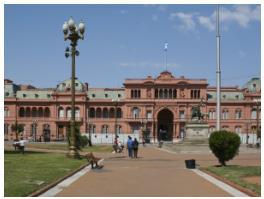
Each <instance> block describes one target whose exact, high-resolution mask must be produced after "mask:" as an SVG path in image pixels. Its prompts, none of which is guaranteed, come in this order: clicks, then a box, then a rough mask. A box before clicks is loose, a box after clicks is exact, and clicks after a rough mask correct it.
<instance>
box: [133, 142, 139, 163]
mask: <svg viewBox="0 0 264 199" xmlns="http://www.w3.org/2000/svg"><path fill="white" fill-rule="evenodd" d="M133 152H134V158H137V154H138V141H137V138H135V139H134V141H133Z"/></svg>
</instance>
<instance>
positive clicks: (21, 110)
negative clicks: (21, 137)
mask: <svg viewBox="0 0 264 199" xmlns="http://www.w3.org/2000/svg"><path fill="white" fill-rule="evenodd" d="M19 117H25V109H24V107H21V108H20V109H19Z"/></svg>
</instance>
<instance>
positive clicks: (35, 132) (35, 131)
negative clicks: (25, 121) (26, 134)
mask: <svg viewBox="0 0 264 199" xmlns="http://www.w3.org/2000/svg"><path fill="white" fill-rule="evenodd" d="M37 124H38V120H33V129H34V134H33V141H34V142H36V141H37Z"/></svg>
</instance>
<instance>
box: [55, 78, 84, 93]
mask: <svg viewBox="0 0 264 199" xmlns="http://www.w3.org/2000/svg"><path fill="white" fill-rule="evenodd" d="M56 90H57V91H58V92H67V91H70V90H71V79H67V80H65V81H63V82H61V83H59V84H58V85H57V89H56ZM75 91H79V92H82V91H84V86H83V83H82V82H80V81H79V80H78V79H77V78H75Z"/></svg>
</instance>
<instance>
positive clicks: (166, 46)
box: [164, 42, 168, 51]
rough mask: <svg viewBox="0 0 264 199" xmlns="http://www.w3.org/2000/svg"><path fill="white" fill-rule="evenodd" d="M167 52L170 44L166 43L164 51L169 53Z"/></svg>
mask: <svg viewBox="0 0 264 199" xmlns="http://www.w3.org/2000/svg"><path fill="white" fill-rule="evenodd" d="M167 50H168V43H167V42H166V43H165V45H164V51H167Z"/></svg>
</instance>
